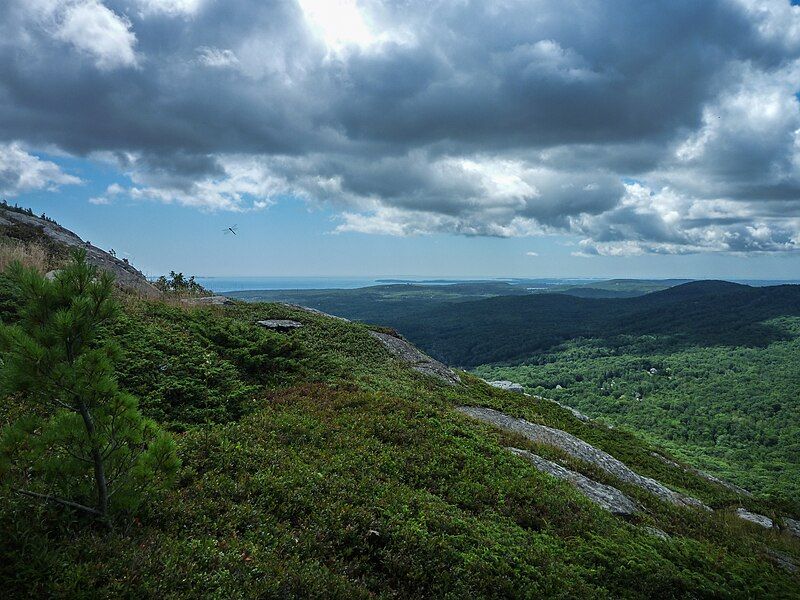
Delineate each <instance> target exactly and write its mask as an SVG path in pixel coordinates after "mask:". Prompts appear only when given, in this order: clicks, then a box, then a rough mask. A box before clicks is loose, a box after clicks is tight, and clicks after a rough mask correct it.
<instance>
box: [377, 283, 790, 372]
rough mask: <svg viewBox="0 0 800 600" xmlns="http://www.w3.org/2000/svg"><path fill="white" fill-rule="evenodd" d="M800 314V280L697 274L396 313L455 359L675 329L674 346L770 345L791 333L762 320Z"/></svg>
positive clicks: (519, 354)
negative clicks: (657, 283) (652, 286)
mask: <svg viewBox="0 0 800 600" xmlns="http://www.w3.org/2000/svg"><path fill="white" fill-rule="evenodd" d="M799 315H800V286H798V285H783V286H770V287H749V286H745V285H739V284H735V283H728V282H721V281H698V282H692V283H687V284H683V285H679V286H676V287H674V288H670V289H668V290H664V291H659V292H654V293H652V294H647V295H645V296H640V297H636V298H615V299H607V298H576V297H574V296H567V295H561V294H553V295H535V296H522V297H497V298H489V299H486V300H479V301H473V302H461V303H458V304H456V305H449V306H437V307H435V308H433V309H431V310H427V311H423V312H420V313H416V314H406V315H403V316H395V317H394V318H393V319H391V320H390V321H389V322H387V323H386V324H388V325H391V326H393V327H396V328H397V329H398V330H400V331H402V332H403V334H405V335H407V336H408V337H409V338H410V339H411V340H413V341H414V342H415V343H417V344H419V345H420V346H421V347H422V348H423V349H425V350H426V351H428V352H430V353H431V354H433V355H434V356H436V357H437V358H439V359H441V360H444V361H445V362H447V363H449V364H455V365H460V366H464V367H473V366H477V365H481V364H486V363H492V362H502V361H514V360H517V359H524V358H526V357H528V356H530V355H531V354H532V353H534V352H541V351H546V350H548V349H549V348H552V347H554V346H557V345H558V344H560V343H562V342H564V341H566V340H569V339H572V338H577V337H594V338H608V337H614V336H624V335H662V336H669V337H670V339H671V343H672V344H673V345H674V346H676V347H679V346H686V345H695V344H699V345H704V346H710V345H718V344H721V345H731V346H764V345H766V344H769V343H770V342H771V341H775V340H779V339H784V338H785V335H784V334H783V333H782V332H781V331H779V330H777V329H775V328H774V327H770V326H769V325H765V324H764V322H765V321H767V320H769V319H772V318H775V317H779V316H799Z"/></svg>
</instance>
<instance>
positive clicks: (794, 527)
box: [783, 517, 800, 538]
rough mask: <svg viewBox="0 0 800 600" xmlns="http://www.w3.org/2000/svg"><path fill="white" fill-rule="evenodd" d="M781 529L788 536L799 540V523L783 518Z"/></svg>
mask: <svg viewBox="0 0 800 600" xmlns="http://www.w3.org/2000/svg"><path fill="white" fill-rule="evenodd" d="M783 529H784V530H786V531H788V532H789V534H790V535H793V536H794V537H798V538H800V521H797V520H795V519H790V518H788V517H784V519H783Z"/></svg>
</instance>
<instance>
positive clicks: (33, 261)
mask: <svg viewBox="0 0 800 600" xmlns="http://www.w3.org/2000/svg"><path fill="white" fill-rule="evenodd" d="M15 261H19V262H21V263H22V264H23V265H24V266H26V267H33V268H34V269H36V270H37V271H39V272H40V273H47V271H49V270H50V269H51V268H53V265H52V259H51V257H50V255H49V254H48V252H47V250H46V249H45V248H44V247H43V246H41V245H39V244H36V243H30V242H28V243H25V242H20V241H18V240H14V239H11V238H0V271H4V270H5V269H6V267H8V265H10V264H11V263H12V262H15Z"/></svg>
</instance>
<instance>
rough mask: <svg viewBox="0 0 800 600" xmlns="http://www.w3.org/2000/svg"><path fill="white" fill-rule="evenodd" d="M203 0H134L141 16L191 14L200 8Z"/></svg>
mask: <svg viewBox="0 0 800 600" xmlns="http://www.w3.org/2000/svg"><path fill="white" fill-rule="evenodd" d="M204 1H205V0H136V2H137V4H138V5H139V9H140V11H141V13H142V15H143V16H145V17H148V16H152V15H166V16H170V17H176V16H191V15H194V14H195V13H196V12H197V11H199V10H200V8H201V7H202V5H203V3H204Z"/></svg>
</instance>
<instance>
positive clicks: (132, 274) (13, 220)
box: [0, 203, 161, 298]
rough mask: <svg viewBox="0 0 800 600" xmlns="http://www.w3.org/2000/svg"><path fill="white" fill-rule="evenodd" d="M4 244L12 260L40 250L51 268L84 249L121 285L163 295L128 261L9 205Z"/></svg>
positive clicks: (2, 225) (3, 210) (1, 216)
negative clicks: (74, 250) (18, 254)
mask: <svg viewBox="0 0 800 600" xmlns="http://www.w3.org/2000/svg"><path fill="white" fill-rule="evenodd" d="M0 241H2V243H3V247H4V248H5V249H6V251H7V252H10V254H11V255H12V256H14V251H21V252H22V253H23V254H27V255H28V256H30V254H31V249H30V247H34V248H36V250H37V251H38V252H37V254H38V255H39V257H40V260H41V261H42V264H43V265H47V266H49V267H56V266H58V264H59V263H60V262H62V261H63V260H64V259H65V258H66V256H67V254H68V250H69V249H70V248H84V249H85V250H86V253H87V259H88V260H89V262H91V263H92V264H95V265H97V266H98V267H100V268H101V269H103V270H105V271H110V272H111V273H113V274H114V276H115V277H116V280H117V284H118V285H120V286H122V287H123V288H125V289H127V290H128V291H132V292H135V293H137V294H139V295H143V296H146V297H149V298H155V297H158V296H160V295H161V293H160V292H159V291H158V290H157V289H156V288H155V287H153V285H151V284H150V282H149V281H147V278H145V276H144V275H143V274H142V273H141V272H140V271H139V270H138V269H136V268H135V267H134V266H133V265H131V264H130V263H129V262H128V261H127V259H119V258H117V257H116V256H113V255H112V254H111V253H109V252H107V251H105V250H102V249H100V248H98V247H96V246H93V245H92V244H90V243H89V242H85V241H83V240H82V239H81V238H80V237H78V236H77V235H76V234H75V233H73V232H72V231H70V230H69V229H67V228H65V227H62V226H61V225H59V224H58V223H56V222H55V221H53V220H52V219H48V218H46V217H45V216H44V215H42V216H41V217H38V216H36V215H34V214H33V213H32V212H31V211H28V210H23V209H20V208H18V207H15V206H9V205H8V204H6V203H2V204H0Z"/></svg>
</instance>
